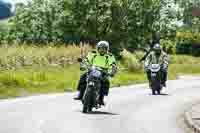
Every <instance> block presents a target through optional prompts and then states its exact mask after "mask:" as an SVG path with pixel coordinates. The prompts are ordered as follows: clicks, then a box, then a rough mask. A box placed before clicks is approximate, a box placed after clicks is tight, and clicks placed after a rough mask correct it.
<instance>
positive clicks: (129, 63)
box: [121, 50, 142, 72]
mask: <svg viewBox="0 0 200 133" xmlns="http://www.w3.org/2000/svg"><path fill="white" fill-rule="evenodd" d="M121 63H122V65H123V66H124V67H126V68H127V69H128V71H130V72H139V71H141V68H142V65H141V64H140V63H139V60H138V59H137V58H136V56H135V55H134V54H131V53H130V52H128V51H127V50H124V51H123V52H122V60H121Z"/></svg>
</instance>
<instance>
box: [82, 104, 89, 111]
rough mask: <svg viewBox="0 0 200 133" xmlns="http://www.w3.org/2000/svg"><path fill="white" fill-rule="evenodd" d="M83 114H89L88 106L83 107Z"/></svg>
mask: <svg viewBox="0 0 200 133" xmlns="http://www.w3.org/2000/svg"><path fill="white" fill-rule="evenodd" d="M82 112H83V113H88V108H87V106H85V105H83V111H82Z"/></svg>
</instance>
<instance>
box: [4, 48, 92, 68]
mask: <svg viewBox="0 0 200 133" xmlns="http://www.w3.org/2000/svg"><path fill="white" fill-rule="evenodd" d="M89 49H90V47H89V45H84V46H83V47H78V46H75V45H68V46H64V45H62V46H35V45H32V46H29V45H12V46H8V45H3V46H1V47H0V53H1V56H0V68H1V69H16V68H22V67H25V66H63V67H64V66H67V65H70V64H74V63H76V60H77V58H78V57H80V56H81V53H82V54H84V53H87V52H88V51H89ZM81 51H83V52H81Z"/></svg>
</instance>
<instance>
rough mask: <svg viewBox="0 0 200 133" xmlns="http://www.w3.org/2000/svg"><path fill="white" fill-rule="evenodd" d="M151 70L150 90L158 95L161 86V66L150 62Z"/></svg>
mask: <svg viewBox="0 0 200 133" xmlns="http://www.w3.org/2000/svg"><path fill="white" fill-rule="evenodd" d="M150 72H151V85H150V86H151V90H152V94H153V95H156V94H158V95H160V94H161V90H162V86H161V76H162V75H161V74H162V73H161V67H160V64H151V66H150Z"/></svg>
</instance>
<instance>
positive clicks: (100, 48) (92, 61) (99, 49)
mask: <svg viewBox="0 0 200 133" xmlns="http://www.w3.org/2000/svg"><path fill="white" fill-rule="evenodd" d="M92 65H94V66H97V67H101V68H103V69H106V70H107V73H109V74H110V76H111V77H113V76H114V75H115V74H116V72H117V66H116V65H117V64H116V60H115V57H114V56H113V55H112V54H111V53H109V43H108V42H107V41H100V42H98V43H97V46H96V50H93V51H91V52H89V53H88V55H87V56H86V58H85V59H84V60H83V62H82V63H81V69H82V68H84V67H85V66H92ZM87 73H88V72H85V73H84V74H82V75H81V77H80V80H79V83H78V87H77V90H78V96H77V97H75V98H74V99H75V100H81V99H82V97H83V95H84V92H85V90H86V85H87V81H86V80H87ZM108 78H109V77H108V76H107V77H106V78H105V79H104V80H103V81H102V84H101V85H102V86H101V89H100V97H99V104H100V105H105V104H104V96H107V95H108V92H109V87H110V82H109V79H108Z"/></svg>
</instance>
